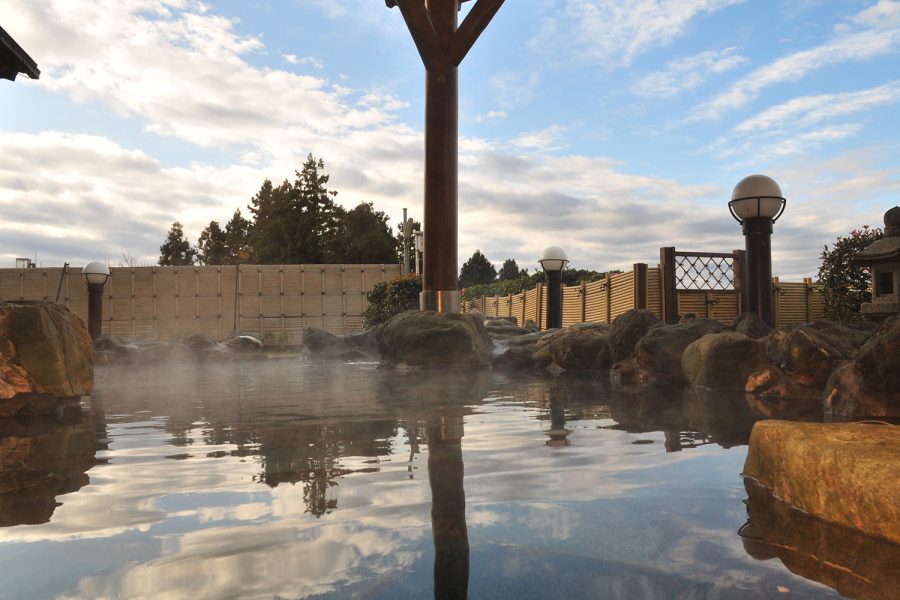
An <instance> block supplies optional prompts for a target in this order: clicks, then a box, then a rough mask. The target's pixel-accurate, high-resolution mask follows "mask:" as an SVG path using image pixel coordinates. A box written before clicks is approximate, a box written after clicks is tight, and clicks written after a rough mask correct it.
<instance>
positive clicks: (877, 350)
mask: <svg viewBox="0 0 900 600" xmlns="http://www.w3.org/2000/svg"><path fill="white" fill-rule="evenodd" d="M825 412H826V414H828V415H830V416H832V417H840V418H867V417H900V318H897V317H892V318H890V319H888V320H886V321H884V322H883V323H882V324H881V325H880V326H879V327H878V329H877V330H876V331H875V333H874V334H873V335H872V337H871V338H870V339H869V340H868V341H867V342H866V343H865V344H863V346H862V348H860V349H859V352H858V354H857V356H856V360H853V361H848V362H845V363H843V364H841V365H840V366H839V367H838V368H837V369H836V370H835V371H834V372H833V373H832V375H831V378H830V379H829V380H828V384H827V386H826V390H825Z"/></svg>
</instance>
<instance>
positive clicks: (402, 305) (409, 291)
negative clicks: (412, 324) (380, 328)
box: [363, 275, 422, 329]
mask: <svg viewBox="0 0 900 600" xmlns="http://www.w3.org/2000/svg"><path fill="white" fill-rule="evenodd" d="M421 291H422V279H421V278H420V277H419V276H418V275H407V276H405V277H399V278H397V279H392V280H391V281H382V282H381V283H376V284H375V287H373V288H372V290H371V291H370V292H369V293H368V294H366V300H367V301H368V303H369V305H368V306H367V307H366V310H364V311H363V327H365V328H366V329H369V328H371V327H375V326H376V325H380V324H382V323H384V322H386V321H387V320H389V319H390V318H391V317H393V316H394V315H398V314H400V313H402V312H404V311H407V310H413V309H416V308H419V293H420V292H421Z"/></svg>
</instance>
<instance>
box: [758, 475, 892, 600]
mask: <svg viewBox="0 0 900 600" xmlns="http://www.w3.org/2000/svg"><path fill="white" fill-rule="evenodd" d="M744 485H745V487H746V489H747V516H748V517H749V520H748V522H747V524H746V525H745V526H744V527H742V528H741V538H742V540H743V542H744V549H745V550H746V551H747V554H749V555H750V556H752V557H753V558H755V559H757V560H771V559H772V558H778V559H779V560H781V562H782V563H784V566H785V567H787V568H788V569H789V570H790V571H791V572H792V573H796V574H797V575H800V576H801V577H804V578H806V579H811V580H813V581H818V582H820V583H823V584H825V585H827V586H829V587H832V588H834V589H836V590H837V591H839V592H840V593H841V594H843V595H844V596H846V597H848V598H871V599H879V598H880V599H884V600H888V599H889V598H896V596H897V590H900V569H898V568H897V565H900V545H898V544H893V543H891V542H889V541H887V540H885V539H883V538H877V537H872V536H868V535H864V534H862V533H860V532H859V531H857V530H855V529H851V528H849V527H843V526H840V525H836V524H833V523H828V522H827V521H823V520H821V519H817V518H815V517H813V516H810V515H809V514H807V513H804V512H803V511H800V510H797V509H795V508H792V507H791V506H790V505H788V504H786V503H784V502H781V501H780V500H778V499H777V498H776V497H774V496H773V495H772V494H771V493H770V492H769V491H768V490H766V489H765V488H763V487H762V486H760V485H758V484H756V483H755V482H754V481H753V480H751V479H745V480H744Z"/></svg>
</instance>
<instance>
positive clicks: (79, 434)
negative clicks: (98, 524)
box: [0, 406, 98, 527]
mask: <svg viewBox="0 0 900 600" xmlns="http://www.w3.org/2000/svg"><path fill="white" fill-rule="evenodd" d="M97 448H98V443H97V432H96V431H95V430H94V423H93V422H92V421H91V419H90V418H89V414H88V413H86V412H85V413H82V411H81V410H80V407H78V406H73V407H71V408H70V409H68V410H64V411H62V414H61V415H60V416H59V417H58V418H57V416H56V415H54V416H52V417H50V416H37V417H25V418H16V419H2V420H0V527H11V526H14V525H22V524H27V525H36V524H39V523H46V522H48V521H49V520H50V517H51V516H52V515H53V511H54V510H55V509H56V507H57V506H59V504H60V503H59V502H57V500H56V497H57V496H59V495H61V494H68V493H70V492H75V491H77V490H79V489H81V488H82V487H84V486H85V485H87V484H88V481H89V480H88V476H87V471H88V470H89V469H90V468H91V467H93V466H94V465H95V464H97V462H98V461H97V459H95V458H94V456H95V453H96V451H97Z"/></svg>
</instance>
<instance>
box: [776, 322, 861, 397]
mask: <svg viewBox="0 0 900 600" xmlns="http://www.w3.org/2000/svg"><path fill="white" fill-rule="evenodd" d="M870 334H871V329H868V328H863V327H855V326H851V325H843V324H841V323H836V322H833V321H826V320H819V321H813V322H812V323H805V324H803V325H797V326H795V327H786V328H783V329H776V330H774V331H773V332H772V333H771V334H769V336H768V337H767V338H766V342H767V349H766V353H767V354H768V356H769V359H770V360H771V361H772V362H773V363H775V364H776V365H778V366H779V367H780V368H781V369H782V370H783V371H784V372H785V373H786V374H788V375H789V376H790V377H792V378H793V379H794V381H795V382H796V383H798V384H799V385H805V386H807V387H811V388H817V389H819V390H821V389H822V388H824V387H825V383H826V382H827V381H828V376H829V375H831V371H832V370H833V369H834V367H835V365H836V363H838V362H839V361H842V360H847V359H849V358H852V357H853V355H854V354H855V353H856V351H857V350H858V349H859V347H860V346H862V345H863V343H864V342H865V341H866V339H867V338H868V337H869V335H870Z"/></svg>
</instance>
